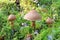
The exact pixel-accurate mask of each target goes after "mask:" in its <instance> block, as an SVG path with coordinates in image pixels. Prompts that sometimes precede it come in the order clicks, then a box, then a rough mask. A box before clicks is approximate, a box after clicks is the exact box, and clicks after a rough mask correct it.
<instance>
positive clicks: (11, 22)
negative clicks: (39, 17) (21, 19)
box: [8, 14, 16, 26]
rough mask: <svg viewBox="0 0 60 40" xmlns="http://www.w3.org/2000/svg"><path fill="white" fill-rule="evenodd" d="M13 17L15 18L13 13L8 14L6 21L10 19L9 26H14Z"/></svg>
mask: <svg viewBox="0 0 60 40" xmlns="http://www.w3.org/2000/svg"><path fill="white" fill-rule="evenodd" d="M15 19H16V17H15V15H13V14H10V15H9V16H8V21H10V24H11V26H14V23H13V21H14V20H15Z"/></svg>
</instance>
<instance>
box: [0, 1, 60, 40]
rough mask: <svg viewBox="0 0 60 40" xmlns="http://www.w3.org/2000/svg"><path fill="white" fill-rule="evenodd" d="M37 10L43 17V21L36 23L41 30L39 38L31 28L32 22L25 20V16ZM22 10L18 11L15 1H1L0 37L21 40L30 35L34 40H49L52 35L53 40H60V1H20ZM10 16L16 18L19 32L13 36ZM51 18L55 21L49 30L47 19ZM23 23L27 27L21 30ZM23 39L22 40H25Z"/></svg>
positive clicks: (15, 26)
mask: <svg viewBox="0 0 60 40" xmlns="http://www.w3.org/2000/svg"><path fill="white" fill-rule="evenodd" d="M32 9H35V10H36V11H37V12H38V13H39V14H40V15H41V16H42V20H39V21H36V28H41V25H43V26H42V28H43V29H40V30H39V34H38V35H37V36H35V35H34V31H33V29H32V28H31V26H30V23H31V22H30V21H27V20H25V19H23V17H24V15H25V14H26V13H28V12H29V11H30V10H32ZM20 10H21V11H18V10H17V6H16V4H15V0H0V36H1V37H2V36H4V35H6V36H5V38H4V39H5V40H21V38H24V39H25V38H26V35H27V34H28V33H31V34H32V35H33V37H34V39H33V40H48V38H47V36H48V35H52V37H53V40H60V0H37V1H36V2H34V0H20ZM10 14H14V15H15V16H16V20H15V21H14V28H15V30H16V31H17V32H15V34H13V32H12V29H11V26H10V24H9V21H8V20H7V18H8V16H9V15H10ZM48 17H51V18H53V19H54V23H53V24H52V27H51V28H49V27H48V26H47V24H46V23H45V21H46V19H47V18H48ZM22 23H27V24H28V26H27V27H23V28H21V27H22V26H21V24H22ZM24 39H22V40H24Z"/></svg>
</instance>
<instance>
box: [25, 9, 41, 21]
mask: <svg viewBox="0 0 60 40" xmlns="http://www.w3.org/2000/svg"><path fill="white" fill-rule="evenodd" d="M24 19H26V20H30V21H36V20H40V19H41V17H40V15H39V14H38V12H37V11H36V10H32V11H30V12H29V13H28V14H26V15H25V16H24Z"/></svg>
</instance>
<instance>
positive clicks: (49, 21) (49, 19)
mask: <svg viewBox="0 0 60 40" xmlns="http://www.w3.org/2000/svg"><path fill="white" fill-rule="evenodd" d="M46 23H47V24H48V25H50V24H52V23H53V19H51V18H50V17H48V18H47V20H46Z"/></svg>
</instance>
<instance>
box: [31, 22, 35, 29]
mask: <svg viewBox="0 0 60 40" xmlns="http://www.w3.org/2000/svg"><path fill="white" fill-rule="evenodd" d="M32 27H33V28H34V30H35V21H32Z"/></svg>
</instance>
